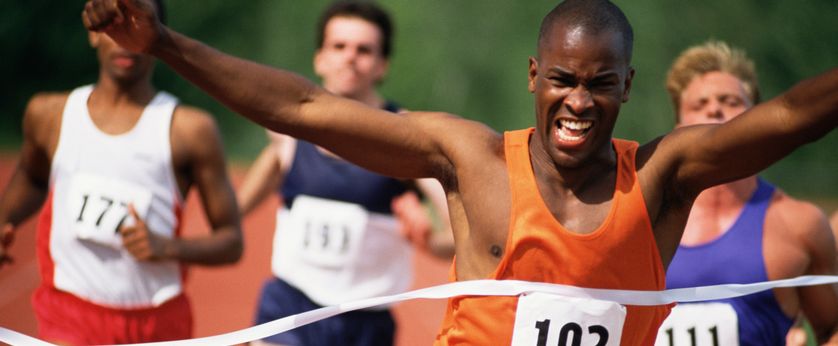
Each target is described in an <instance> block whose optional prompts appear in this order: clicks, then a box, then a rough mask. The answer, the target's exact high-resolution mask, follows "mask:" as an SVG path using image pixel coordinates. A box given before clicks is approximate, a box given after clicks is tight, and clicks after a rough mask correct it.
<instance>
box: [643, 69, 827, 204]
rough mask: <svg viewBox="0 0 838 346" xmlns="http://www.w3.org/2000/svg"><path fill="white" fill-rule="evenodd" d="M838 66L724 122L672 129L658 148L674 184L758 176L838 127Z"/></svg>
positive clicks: (692, 189) (695, 187)
mask: <svg viewBox="0 0 838 346" xmlns="http://www.w3.org/2000/svg"><path fill="white" fill-rule="evenodd" d="M836 90H838V69H833V70H831V71H828V72H826V73H824V74H821V75H819V76H817V77H814V78H811V79H808V80H805V81H803V82H801V83H798V84H797V85H796V86H794V87H793V88H791V89H790V90H788V91H787V92H785V93H784V94H782V95H780V96H778V97H776V98H774V99H772V100H769V101H768V102H765V103H763V104H760V105H757V106H755V107H753V108H751V109H750V110H748V111H747V112H745V113H743V114H742V115H740V116H738V117H736V118H735V119H733V120H731V121H729V122H727V123H725V124H722V125H702V126H693V127H687V128H683V129H679V130H676V131H673V133H672V134H670V135H669V136H667V137H665V138H664V139H663V140H662V141H661V143H660V145H659V146H658V148H659V149H662V150H661V154H663V155H661V157H665V158H671V159H672V161H670V162H672V163H674V164H673V165H672V166H671V167H670V168H671V169H672V170H671V171H670V173H672V175H671V177H672V178H673V180H671V182H672V184H671V185H670V186H677V187H679V188H680V189H685V190H686V192H687V193H688V194H691V195H697V194H698V192H700V191H701V190H703V189H705V188H707V187H710V186H714V185H718V184H721V183H725V182H729V181H732V180H735V179H738V178H743V177H746V176H750V175H753V174H756V173H757V172H759V171H760V170H762V169H765V168H766V167H768V166H769V165H771V164H772V163H774V162H776V161H778V160H780V159H781V158H783V157H784V156H786V155H788V154H789V153H791V152H792V151H794V150H795V149H796V148H798V147H800V146H802V145H804V144H806V143H809V142H813V141H815V140H817V139H819V138H821V137H822V136H824V135H826V134H827V133H829V132H830V131H832V129H834V128H835V126H836V125H838V92H836Z"/></svg>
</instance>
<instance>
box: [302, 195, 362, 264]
mask: <svg viewBox="0 0 838 346" xmlns="http://www.w3.org/2000/svg"><path fill="white" fill-rule="evenodd" d="M290 218H291V223H292V224H291V227H290V230H292V231H291V233H290V234H289V237H288V243H287V244H286V246H293V247H295V251H297V253H298V255H299V257H300V258H301V259H302V260H304V261H306V262H309V263H310V264H313V265H316V266H320V267H324V268H340V267H343V266H345V265H347V264H349V263H352V262H353V261H354V260H355V258H356V257H357V256H358V255H359V254H360V253H359V252H360V248H361V244H360V243H361V241H363V238H364V233H365V231H366V228H367V220H368V218H369V214H368V212H367V211H366V210H364V208H363V207H361V206H360V205H357V204H352V203H346V202H340V201H333V200H327V199H322V198H317V197H311V196H304V195H300V196H297V198H296V199H294V205H293V206H292V207H291V213H290Z"/></svg>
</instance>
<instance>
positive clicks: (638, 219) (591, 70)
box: [82, 0, 838, 346]
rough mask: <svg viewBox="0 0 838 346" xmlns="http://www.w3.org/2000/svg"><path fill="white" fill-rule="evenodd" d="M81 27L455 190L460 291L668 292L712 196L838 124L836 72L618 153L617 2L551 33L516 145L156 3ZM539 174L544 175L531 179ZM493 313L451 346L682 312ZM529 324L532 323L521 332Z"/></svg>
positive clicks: (354, 158) (112, 4) (547, 340)
mask: <svg viewBox="0 0 838 346" xmlns="http://www.w3.org/2000/svg"><path fill="white" fill-rule="evenodd" d="M82 19H83V21H84V23H85V26H86V27H87V28H88V29H89V30H97V31H103V32H106V33H107V34H108V35H111V36H113V37H114V38H115V39H116V40H117V41H119V42H120V43H123V44H126V45H129V46H130V47H131V49H133V50H136V51H145V52H150V53H151V54H153V55H155V56H157V57H158V58H160V59H161V60H162V61H164V62H165V63H166V64H168V65H169V66H171V67H172V68H173V69H174V70H175V71H176V72H177V73H179V74H181V75H183V76H184V77H186V78H187V79H189V80H190V81H192V82H193V83H195V84H196V85H197V86H199V87H200V88H202V89H203V90H204V91H206V92H207V93H209V94H210V95H212V96H213V97H215V98H216V99H218V100H219V101H221V102H222V103H224V104H226V105H227V106H228V107H230V108H231V109H232V110H234V111H235V113H237V114H241V115H243V116H245V117H247V118H249V119H251V120H253V121H255V122H257V123H259V124H262V125H263V126H265V127H267V128H270V129H271V130H274V131H277V132H281V133H284V134H287V135H290V136H292V137H297V138H300V139H303V140H306V141H309V142H312V143H315V144H317V145H320V146H322V147H324V148H326V149H328V150H329V151H331V152H333V153H335V154H337V155H339V156H341V157H342V158H344V159H346V160H348V161H351V162H353V163H356V164H358V165H360V166H363V167H365V168H367V169H370V170H373V171H375V172H378V173H381V174H384V175H390V176H394V177H400V178H420V177H433V178H435V179H437V180H439V181H440V182H441V183H442V186H443V187H444V188H445V192H446V197H447V202H448V207H449V208H448V210H449V215H450V219H451V226H452V229H453V232H454V239H455V248H456V251H455V253H456V255H455V265H456V268H455V269H456V270H455V273H454V274H455V278H456V279H457V280H460V281H463V280H474V279H484V278H489V277H498V278H504V279H508V278H515V279H526V280H534V281H551V282H553V281H555V282H569V283H572V284H574V285H578V286H585V285H591V286H603V287H612V288H620V289H624V288H640V289H648V290H654V289H660V288H663V271H662V269H663V268H666V266H667V265H668V264H669V261H670V260H671V258H672V255H673V254H674V252H675V249H676V248H677V246H678V242H679V240H680V238H681V234H682V233H683V229H684V225H685V223H686V220H687V217H688V216H689V212H690V208H691V206H692V203H693V201H694V200H695V198H696V196H697V195H698V194H699V193H700V192H701V191H702V190H704V189H706V188H708V187H711V186H714V185H718V184H723V183H726V182H729V181H732V180H735V179H737V178H739V177H743V176H748V175H751V174H754V173H756V172H758V171H760V170H762V169H764V168H766V167H767V166H769V165H771V164H772V163H774V162H776V161H778V160H780V159H781V158H782V157H783V156H785V155H787V154H788V153H790V152H791V151H792V150H794V149H795V148H797V147H800V146H802V145H804V144H806V143H809V142H812V141H815V140H817V139H818V138H820V137H822V136H824V135H825V134H827V133H829V132H830V131H831V130H832V129H834V128H835V127H836V125H838V116H836V115H838V92H836V90H838V69H833V70H831V71H828V72H826V73H823V74H821V75H819V76H817V77H814V78H811V79H809V80H806V81H804V82H802V83H800V84H798V85H797V86H796V87H794V88H792V89H790V90H789V91H787V92H786V93H784V94H782V95H780V96H778V97H777V98H775V99H773V100H770V101H767V102H766V103H764V104H761V105H758V106H756V107H754V108H752V109H750V110H749V111H748V112H746V113H744V114H742V115H741V116H738V117H737V118H736V119H735V120H733V121H730V122H727V123H724V124H719V125H705V126H693V127H688V128H679V129H676V130H674V131H672V132H671V133H668V134H666V135H663V136H661V137H659V138H656V139H655V140H653V141H651V142H649V143H646V144H644V145H642V146H639V147H637V149H636V153H635V154H634V157H633V158H632V157H631V155H630V152H632V151H633V150H629V151H626V149H625V148H624V147H623V145H622V144H616V147H615V144H614V142H613V141H612V134H613V130H614V126H615V124H616V122H617V116H618V114H619V112H620V108H621V106H622V104H623V103H624V102H627V101H628V100H629V94H630V91H631V86H632V80H633V78H634V74H635V70H634V68H632V66H631V56H632V49H633V39H634V38H633V37H634V36H633V35H634V34H633V30H632V28H631V25H630V24H629V22H628V19H627V18H626V17H625V14H624V13H623V12H622V11H621V10H620V9H619V8H618V7H617V6H616V5H614V4H613V3H611V2H609V1H606V0H566V1H564V2H562V3H560V4H559V5H557V6H556V7H555V8H554V9H553V10H552V11H550V13H548V14H547V16H545V18H544V19H543V21H542V24H541V29H540V32H539V36H538V42H537V54H536V56H534V57H531V58H530V59H529V70H528V71H529V76H528V77H529V83H528V89H529V91H530V92H531V93H533V95H534V105H535V107H534V109H535V120H536V121H535V123H536V126H535V130H534V131H533V132H532V134H531V135H529V136H528V138H529V140H528V141H524V140H523V139H519V140H517V141H516V142H517V143H518V144H517V148H512V147H506V145H505V139H504V136H503V135H501V134H499V133H497V132H495V131H494V130H492V129H491V128H489V127H488V126H485V125H483V124H480V123H478V122H476V121H472V120H468V119H464V118H461V117H457V116H454V115H451V114H445V113H431V112H410V113H406V114H404V116H399V117H393V116H391V115H390V114H388V113H386V112H384V111H381V110H378V109H375V108H371V107H368V106H365V105H363V104H360V103H358V102H352V101H350V100H346V99H343V98H340V97H337V96H335V95H333V94H330V93H328V92H326V91H324V90H323V89H321V88H318V87H317V86H316V85H315V84H314V83H311V82H309V81H306V80H305V79H303V78H301V77H299V76H298V75H295V74H293V73H290V72H288V71H283V70H277V69H273V68H270V67H266V66H264V65H259V64H255V63H252V62H249V61H246V60H242V59H238V58H235V57H231V56H229V55H226V54H224V53H221V52H219V51H217V50H214V49H212V48H211V47H208V46H206V45H204V44H202V43H200V42H198V41H195V40H193V39H191V38H189V37H187V36H184V35H182V34H179V33H177V32H175V31H173V30H171V29H169V28H166V27H165V26H163V25H162V24H160V23H159V21H158V20H157V19H156V15H155V13H154V11H153V9H152V8H151V6H150V5H149V3H148V0H130V1H129V0H119V1H113V0H90V1H88V3H87V5H86V9H85V11H84V14H83V16H82ZM464 19H465V20H466V21H468V20H471V21H479V20H482V18H480V17H479V16H464ZM513 115H514V114H505V116H513ZM524 143H526V144H524ZM520 152H525V153H528V155H522V154H521V153H520ZM743 158H747V159H743ZM507 160H509V161H515V162H517V163H515V164H513V165H511V166H510V165H508V164H507ZM626 162H628V163H631V162H633V163H634V165H633V167H634V169H628V167H632V166H631V165H627V164H626ZM527 166H528V167H529V168H530V169H529V172H526V170H525V172H524V173H522V172H520V168H521V167H527ZM628 172H631V173H628ZM522 177H523V178H522ZM628 182H630V183H628ZM519 184H524V186H525V187H526V188H524V189H522V188H521V187H520V186H518V185H519ZM628 186H631V187H630V188H629V189H628V190H626V187H628ZM527 191H528V192H527ZM615 191H618V192H617V193H615ZM639 191H642V196H641V193H640V192H639ZM527 195H529V196H530V198H529V199H527V198H526V196H527ZM536 197H540V198H536ZM519 199H522V200H523V202H522V201H521V200H519ZM629 211H631V212H629ZM623 224H626V225H628V226H621V225H623ZM510 230H513V232H511V233H510ZM650 233H651V235H650ZM620 238H625V239H630V240H626V241H620V240H619V239H620ZM621 256H622V257H621ZM625 256H628V257H625ZM658 261H659V262H660V263H658ZM583 278H584V279H583ZM486 300H487V301H492V303H491V304H487V305H490V306H488V307H484V306H482V305H481V304H479V303H475V304H474V305H480V306H479V308H480V309H481V310H472V308H471V305H472V303H471V302H472V301H478V300H477V299H457V300H452V303H451V315H450V316H449V317H448V319H447V320H448V323H447V324H446V327H447V329H446V330H444V331H443V332H442V334H441V336H440V338H439V343H440V344H445V343H449V344H453V343H462V344H465V343H468V341H467V340H465V339H458V338H461V337H463V335H468V337H469V338H474V339H475V340H474V342H475V343H479V344H489V345H497V344H502V343H503V342H507V341H508V340H509V338H510V328H512V330H513V332H512V339H513V340H516V338H519V337H520V338H523V339H522V340H528V341H525V342H522V344H524V345H540V344H544V345H556V341H558V342H559V344H563V343H562V341H564V342H566V343H564V344H568V345H577V344H581V343H582V341H583V340H582V338H585V339H584V341H585V342H584V343H585V344H597V343H601V342H602V341H603V340H605V339H607V340H609V341H608V344H618V342H617V340H618V339H619V340H621V341H622V343H624V344H626V345H629V344H631V345H632V346H634V345H637V344H640V345H644V344H645V345H649V344H651V340H650V337H649V336H650V335H654V330H655V329H657V327H658V325H659V323H660V318H662V317H663V315H665V314H666V308H665V307H659V308H653V309H651V310H650V311H639V310H637V309H634V308H631V307H628V308H626V307H622V306H619V305H616V303H613V302H602V301H594V300H591V299H581V300H580V299H576V298H567V299H564V300H561V299H557V298H556V297H553V296H545V295H542V294H529V295H523V296H521V297H519V298H518V302H517V303H515V300H514V298H513V299H506V300H504V299H497V300H496V299H494V298H493V299H486ZM495 301H499V303H495ZM504 301H505V302H504ZM492 304H500V307H499V308H497V307H495V308H493V307H492V306H491V305H492ZM503 304H507V306H506V307H503ZM512 304H515V309H512V308H511V305H512ZM522 307H523V308H522ZM542 307H546V309H542ZM477 308H478V307H475V308H474V309H477ZM484 308H485V310H484ZM498 309H500V310H498ZM556 312H560V313H558V314H556ZM565 312H566V313H565ZM489 319H492V320H496V321H498V322H494V323H493V322H487V320H489ZM513 319H514V323H515V326H514V327H512V326H508V325H507V324H508V323H510V322H511V321H513ZM453 321H456V326H453V325H452V323H454V322H453ZM501 324H503V325H501ZM519 331H520V333H519ZM594 338H598V339H594ZM477 339H479V340H477ZM513 342H514V341H513ZM564 344H563V345H564Z"/></svg>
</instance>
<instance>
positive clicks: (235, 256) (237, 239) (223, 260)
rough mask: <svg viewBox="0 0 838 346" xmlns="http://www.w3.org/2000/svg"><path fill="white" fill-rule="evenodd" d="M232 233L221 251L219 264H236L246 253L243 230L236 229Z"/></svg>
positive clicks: (218, 259)
mask: <svg viewBox="0 0 838 346" xmlns="http://www.w3.org/2000/svg"><path fill="white" fill-rule="evenodd" d="M230 233H231V234H230V235H229V237H228V238H227V240H226V241H225V243H224V247H223V249H222V251H219V255H220V256H218V258H217V261H218V262H217V263H218V264H235V263H237V262H238V261H239V260H241V258H242V255H243V254H244V238H243V237H242V234H241V231H240V230H239V229H236V231H234V232H230Z"/></svg>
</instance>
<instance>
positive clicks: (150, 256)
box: [119, 204, 169, 261]
mask: <svg viewBox="0 0 838 346" xmlns="http://www.w3.org/2000/svg"><path fill="white" fill-rule="evenodd" d="M128 213H129V214H130V215H131V217H133V218H134V220H136V221H135V222H134V225H132V226H122V227H121V228H120V229H119V234H120V235H121V236H122V246H124V247H125V249H126V250H128V252H130V253H131V255H132V256H134V258H136V259H137V260H140V261H157V260H162V259H166V246H167V243H168V242H169V239H166V238H164V237H161V236H158V235H156V234H154V232H151V231H149V230H148V227H146V224H145V221H143V220H142V219H140V216H139V215H137V211H136V210H135V209H134V205H133V204H129V205H128Z"/></svg>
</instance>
